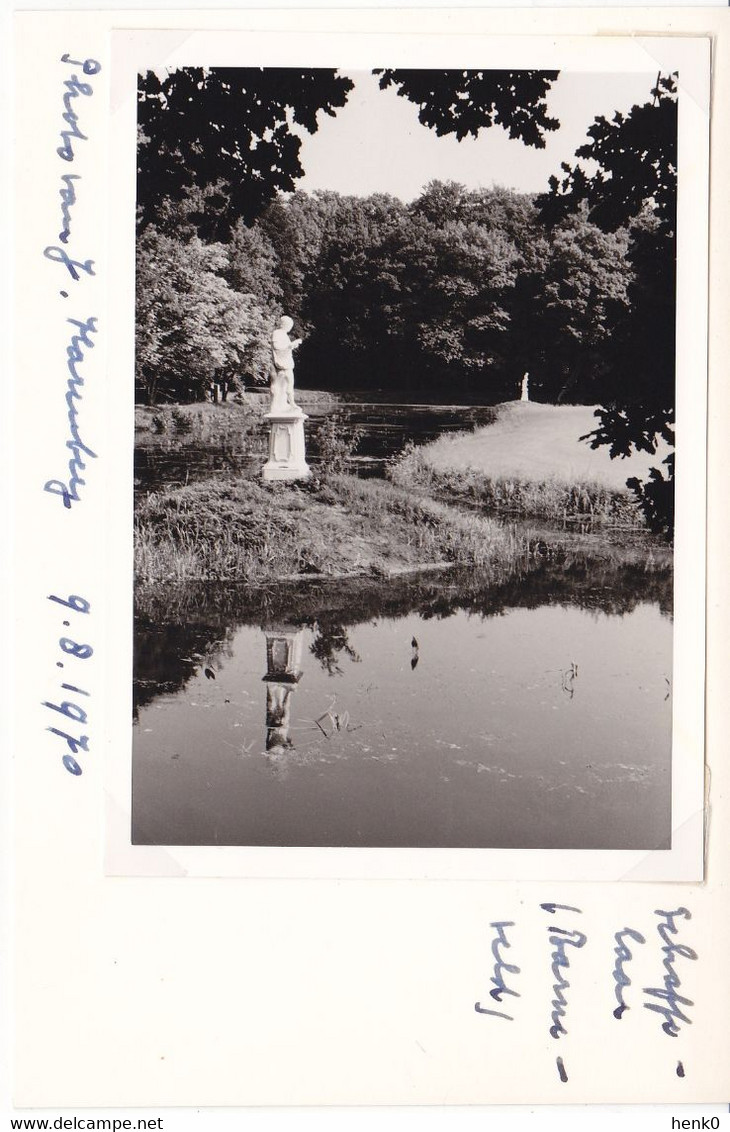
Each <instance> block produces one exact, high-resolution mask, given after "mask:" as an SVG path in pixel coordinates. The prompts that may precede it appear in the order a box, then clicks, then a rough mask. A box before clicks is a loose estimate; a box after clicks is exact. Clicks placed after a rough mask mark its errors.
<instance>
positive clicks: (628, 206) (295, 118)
mask: <svg viewBox="0 0 730 1132" xmlns="http://www.w3.org/2000/svg"><path fill="white" fill-rule="evenodd" d="M679 89H680V83H679V81H678V75H677V73H676V72H673V71H670V70H662V69H658V68H657V69H653V70H652V69H651V68H650V66H649V61H647V67H646V70H645V71H644V72H637V71H636V70H634V71H630V72H629V71H626V72H621V71H612V72H609V71H606V72H605V73H598V72H595V71H594V72H581V71H578V70H559V69H553V70H547V69H546V70H535V69H532V70H525V69H521V70H508V69H504V70H495V69H489V70H474V69H467V70H460V69H444V70H436V69H432V68H413V69H397V68H396V69H392V68H391V69H389V68H388V67H385V66H383V67H375V68H372V69H370V70H351V69H348V68H346V67H343V68H342V69H339V68H338V69H331V68H330V69H326V68H323V67H315V68H310V69H304V68H296V67H249V66H246V67H230V66H226V67H216V66H206V67H203V66H199V67H195V66H179V67H176V66H167V67H162V66H161V67H160V68H158V69H149V70H144V71H141V72H140V74H139V76H138V103H137V199H136V336H135V458H134V571H135V575H134V577H135V581H134V619H135V620H134V726H133V761H132V813H131V827H132V828H131V841H132V844H134V845H138V846H145V845H147V846H151V845H154V846H241V847H246V846H260V847H266V846H278V847H282V846H284V847H334V848H350V847H356V848H393V849H401V848H419V849H438V848H443V849H464V848H470V849H537V850H540V849H546V850H547V849H563V850H642V851H653V850H667V849H670V848H671V845H672V770H673V766H672V738H673V734H672V703H673V602H674V599H673V584H674V570H673V567H674V444H675V358H676V317H675V316H676V309H677V303H676V270H675V269H676V260H677V167H678V159H677V141H678V130H677V106H678V97H681V94H680V95H679V96H678V90H679ZM678 457H679V459H680V460H681V448H680V450H679V453H678ZM680 466H681V465H680ZM680 474H681V472H680Z"/></svg>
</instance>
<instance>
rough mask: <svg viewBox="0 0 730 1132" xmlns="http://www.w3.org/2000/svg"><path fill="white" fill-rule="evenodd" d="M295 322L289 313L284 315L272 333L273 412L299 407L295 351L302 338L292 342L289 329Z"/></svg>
mask: <svg viewBox="0 0 730 1132" xmlns="http://www.w3.org/2000/svg"><path fill="white" fill-rule="evenodd" d="M293 325H294V322H293V321H292V319H290V318H289V316H288V315H286V314H285V315H282V317H281V320H280V322H279V326H278V329H277V330H275V331H274V333H273V334H272V335H271V353H272V357H273V365H272V369H271V412H272V413H276V412H282V411H286V410H287V409H298V408H299V406H298V405H297V404H296V402H295V401H294V351H295V350H296V349H297V347H298V346H301V343H302V340H301V338H295V339H294V341H293V342H292V340H291V338H290V337H289V331H290V330H291V328H292V327H293Z"/></svg>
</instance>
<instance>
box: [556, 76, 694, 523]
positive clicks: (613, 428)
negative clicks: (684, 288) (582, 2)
mask: <svg viewBox="0 0 730 1132" xmlns="http://www.w3.org/2000/svg"><path fill="white" fill-rule="evenodd" d="M652 94H653V97H652V100H651V101H650V102H647V103H645V104H644V105H643V106H634V107H633V108H632V109H631V110H630V111H629V112H628V114H619V113H617V114H616V115H614V117H613V119H611V120H610V121H609V120H608V119H606V118H597V119H596V121H595V122H594V124H593V125H592V126H591V128H590V129H589V131H588V133H589V137H590V139H591V140H590V141H589V142H587V143H586V144H585V145H584V146H582V147H581V148H580V149H579V150H578V151H577V153H576V157H577V158H579V161H578V163H577V164H576V165H575V166H573V167H570V166H568V165H567V164H564V165H563V176H562V178H558V177H553V178H551V181H550V192H549V194H546V195H545V196H544V197H542V198H541V200H540V205H541V209H542V215H543V217H544V219H545V220H546V222H547V223H554V222H556V221H559V220H560V219H561V218H563V217H565V216H566V215H569V214H570V213H572V212H574V211H575V210H576V209H583V210H587V215H588V217H589V219H590V220H591V221H592V223H594V224H596V225H597V226H598V227H600V228H601V229H602V230H604V231H606V232H613V231H615V230H616V229H617V228H619V226H623V227H625V228H628V231H629V235H630V239H629V245H628V248H627V260H628V264H629V266H630V268H631V282H630V285H629V291H628V300H629V302H628V306H627V308H626V310H625V311H623V312H622V313H621V315H620V317H619V318H617V320H616V323H615V326H614V328H613V333H612V334H611V336H610V339H609V341H608V342H607V344H606V351H607V361H608V363H609V364H610V366H611V369H612V372H613V374H614V380H613V381H612V383H611V387H610V389H609V391H608V393H607V394H606V395H604V397H603V399H602V408H601V409H600V410H599V412H598V413H597V417H598V424H597V427H596V428H595V429H594V431H593V432H592V433H591V434H590V439H591V443H592V445H593V447H598V446H599V445H608V446H609V447H610V452H611V455H612V456H616V457H622V456H628V455H630V453H631V452H632V451H634V450H639V451H644V452H648V453H650V454H652V455H653V454H655V453H656V451H657V446H658V443H659V441H660V440H663V441H665V442H667V443H668V444H670V445H671V444H673V443H674V406H675V323H676V239H675V228H676V200H677V86H676V81H675V78H674V77H673V76H661V75H660V76H659V77H658V78H657V83H656V87H655V89H654V91H653V92H652ZM581 161H588V162H589V165H588V166H587V168H586V167H584V166H583V165H582V164H581ZM664 465H665V467H664V470H662V469H660V468H656V469H653V470H652V473H651V478H650V480H649V482H648V483H640V482H639V481H637V480H633V481H631V486H632V487H633V488H634V490H635V491H636V493H637V495H638V497H639V499H640V500H641V502H642V503H643V505H644V507H645V509H646V511H647V513H648V514H649V516H650V518H651V519H652V522H653V523H654V525H655V526H657V527H659V528H661V529H664V530H666V531H670V530H671V529H672V528H673V519H674V516H673V496H674V483H673V476H674V456H673V454H670V456H669V457H667V459H666V460H665V461H664Z"/></svg>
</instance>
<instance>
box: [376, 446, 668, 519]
mask: <svg viewBox="0 0 730 1132" xmlns="http://www.w3.org/2000/svg"><path fill="white" fill-rule="evenodd" d="M388 477H389V479H390V480H391V482H392V483H394V484H396V485H397V486H399V487H402V488H411V489H416V490H417V491H419V492H424V493H425V494H427V495H429V496H433V497H435V498H438V499H443V500H447V501H451V502H456V503H460V504H468V505H471V506H473V507H479V508H480V509H483V510H484V511H487V512H490V511H491V512H494V513H495V514H501V515H512V516H515V517H521V518H537V519H548V520H550V521H552V522H572V521H575V520H579V521H583V522H585V521H590V522H591V523H594V524H596V525H597V526H613V527H622V528H626V529H630V530H641V529H644V528H645V526H646V524H645V520H644V517H643V515H642V512H641V509H640V508H639V506H638V504H637V503H636V501H635V499H634V498H633V496H632V495H631V494H630V492H629V491H628V490H626V491H616V490H613V489H611V488H607V487H604V486H603V485H602V484H598V483H593V482H590V481H579V482H576V483H566V482H562V481H560V480H557V479H549V480H544V481H541V482H532V481H529V480H527V481H525V480H520V479H517V478H516V477H509V478H506V477H505V478H503V477H494V476H490V475H489V474H488V473H486V472H483V471H480V470H478V469H476V468H435V467H434V466H433V465H432V464H431V463H429V461H428V460H427V459H426V457H425V456H424V455H423V453H422V451H421V450H420V449H419V448H416V447H415V446H412V445H411V446H409V447H408V448H406V449H405V450H404V451H403V452H402V453H401V455H400V456H399V457H397V458H396V460H394V461H393V462H392V464H391V465H390V467H389V468H388Z"/></svg>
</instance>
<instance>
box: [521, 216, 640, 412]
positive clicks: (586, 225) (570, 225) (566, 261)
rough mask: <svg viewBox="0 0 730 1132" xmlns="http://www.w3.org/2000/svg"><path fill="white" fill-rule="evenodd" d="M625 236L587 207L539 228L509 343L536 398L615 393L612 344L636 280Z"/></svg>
mask: <svg viewBox="0 0 730 1132" xmlns="http://www.w3.org/2000/svg"><path fill="white" fill-rule="evenodd" d="M628 242H629V236H628V232H627V231H626V229H619V231H617V232H611V233H607V232H603V231H602V230H601V229H600V228H598V227H597V226H596V225H595V224H591V223H590V221H589V220H588V219H587V218H586V216H585V212H584V211H582V212H576V213H574V214H572V215H571V216H568V217H566V218H565V219H564V220H562V221H561V223H560V224H559V225H556V226H555V227H554V228H553V229H552V230H551V231H546V230H545V229H542V231H540V230H539V229H538V231H537V232H536V235H535V237H534V239H533V241H532V242H531V244H530V246H529V254H528V256H527V257H526V260H525V261H524V262H523V263H522V265H521V271H520V275H519V278H518V281H517V287H516V289H515V295H514V299H513V302H512V304H511V308H510V309H511V315H512V321H513V327H514V331H515V333H514V334H513V335H512V341H511V345H513V347H514V350H515V357H516V359H517V360H518V361H519V364H520V366H521V369H522V371H523V372H524V371H525V370H529V373H530V387H531V390H532V391H533V393H535V394H537V396H538V399H543V400H546V401H563V400H567V401H572V402H582V403H585V402H593V403H594V404H595V403H596V402H597V401H598V402H600V401H601V400H602V399H603V397H604V396H605V394H607V393H610V391H611V389H612V386H613V384H614V383H615V379H616V378H615V374H614V372H613V369H612V365H611V350H610V343H611V340H612V336H613V335H614V333H615V331H616V327H617V325H618V324H619V322H620V321H621V319H622V317H624V316H625V313H626V311H627V309H628V305H629V298H628V291H629V286H630V283H631V280H632V271H631V269H630V267H629V265H628V263H627V258H626V257H627V248H628ZM523 246H524V245H521V247H523Z"/></svg>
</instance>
